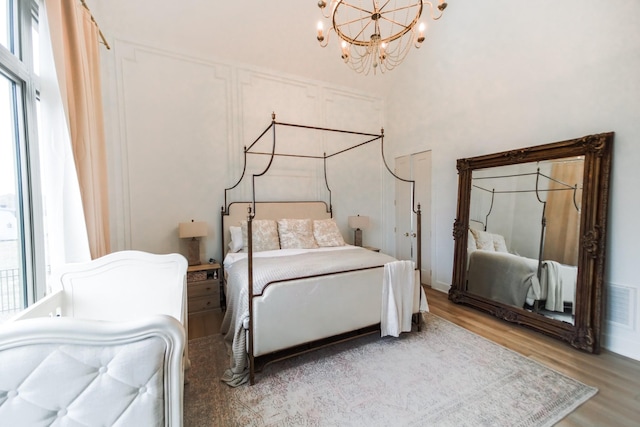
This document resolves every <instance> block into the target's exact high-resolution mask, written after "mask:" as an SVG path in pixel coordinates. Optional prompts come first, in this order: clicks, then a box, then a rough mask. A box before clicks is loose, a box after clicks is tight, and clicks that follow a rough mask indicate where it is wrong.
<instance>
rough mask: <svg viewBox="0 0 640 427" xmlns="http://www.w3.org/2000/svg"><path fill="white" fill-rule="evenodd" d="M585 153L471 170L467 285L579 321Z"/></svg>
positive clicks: (533, 309)
mask: <svg viewBox="0 0 640 427" xmlns="http://www.w3.org/2000/svg"><path fill="white" fill-rule="evenodd" d="M583 171H584V156H577V157H569V158H563V159H554V160H547V161H540V162H530V163H521V164H514V165H506V166H500V167H493V168H486V169H477V170H474V171H473V173H472V178H471V180H472V183H471V200H470V206H469V231H468V237H467V291H468V292H470V293H473V294H476V295H479V296H482V297H485V298H489V299H491V300H493V301H496V302H500V303H504V304H508V305H510V306H514V307H518V308H523V309H525V310H528V311H530V312H533V313H537V314H540V315H543V316H547V317H550V318H553V319H557V320H560V321H563V322H567V323H570V324H574V323H575V320H574V319H575V317H574V316H575V298H576V280H577V272H578V267H577V266H578V248H579V245H578V243H579V242H578V240H579V239H578V237H579V231H580V203H581V200H582V199H581V197H582V175H583Z"/></svg>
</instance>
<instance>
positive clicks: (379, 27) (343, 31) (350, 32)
mask: <svg viewBox="0 0 640 427" xmlns="http://www.w3.org/2000/svg"><path fill="white" fill-rule="evenodd" d="M438 1H439V3H438V6H434V5H433V3H431V2H429V1H424V0H417V1H416V0H387V1H382V2H380V1H375V0H374V1H371V0H368V1H365V0H352V1H344V0H331V1H330V4H329V5H328V6H327V2H326V1H325V0H320V1H318V7H319V8H320V10H321V11H322V15H323V16H324V17H325V18H327V19H331V26H330V27H329V28H328V30H327V31H326V32H325V30H324V25H323V24H322V22H319V23H318V33H317V37H316V38H317V39H318V42H319V43H320V46H322V47H326V46H327V45H328V44H329V35H330V33H331V31H333V32H335V33H336V35H337V36H338V38H339V39H340V47H341V55H340V56H341V58H342V60H343V61H344V62H345V63H346V64H347V65H348V66H349V67H351V68H352V69H353V70H354V71H356V72H358V73H362V74H365V75H366V74H369V72H370V71H371V70H373V73H374V74H375V73H376V72H377V71H380V72H383V73H384V72H385V71H390V70H393V69H394V68H395V67H396V66H398V65H399V64H400V63H402V61H403V60H404V58H405V57H406V56H407V53H408V52H409V50H410V49H411V47H412V46H414V47H416V48H419V47H420V46H421V45H422V43H423V42H424V40H425V35H424V34H425V30H426V25H425V23H424V22H420V18H421V16H422V13H423V11H424V9H425V8H427V9H429V15H430V18H431V19H433V20H434V21H435V20H438V19H440V17H442V13H443V11H444V9H445V8H446V7H447V3H446V2H445V1H444V0H438Z"/></svg>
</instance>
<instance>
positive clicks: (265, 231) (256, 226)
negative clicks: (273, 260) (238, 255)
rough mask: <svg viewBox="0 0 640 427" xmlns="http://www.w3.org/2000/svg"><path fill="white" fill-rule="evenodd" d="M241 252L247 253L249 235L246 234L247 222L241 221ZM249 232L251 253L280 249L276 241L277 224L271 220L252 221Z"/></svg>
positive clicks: (277, 240) (278, 242)
mask: <svg viewBox="0 0 640 427" xmlns="http://www.w3.org/2000/svg"><path fill="white" fill-rule="evenodd" d="M241 225H242V248H243V249H242V250H243V251H244V252H247V251H248V248H247V246H248V244H249V235H248V232H247V221H242V224H241ZM251 231H252V233H251V234H252V238H253V251H254V252H262V251H272V250H275V249H280V241H279V239H278V224H277V223H276V221H275V220H273V219H254V220H253V221H251Z"/></svg>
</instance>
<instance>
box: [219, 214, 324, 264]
mask: <svg viewBox="0 0 640 427" xmlns="http://www.w3.org/2000/svg"><path fill="white" fill-rule="evenodd" d="M251 206H252V203H251V202H233V203H231V204H230V205H229V209H228V213H227V214H226V215H224V214H223V215H222V236H223V241H222V249H223V253H224V254H226V253H227V251H228V249H229V242H230V241H231V235H230V233H229V227H230V226H232V225H236V226H239V225H240V224H241V222H242V221H246V220H247V215H248V209H249V207H251ZM283 218H292V219H305V218H310V219H327V218H331V211H330V210H329V208H328V206H327V204H326V203H325V202H256V203H255V217H254V219H274V220H278V219H283Z"/></svg>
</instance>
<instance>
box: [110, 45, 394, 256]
mask: <svg viewBox="0 0 640 427" xmlns="http://www.w3.org/2000/svg"><path fill="white" fill-rule="evenodd" d="M114 54H115V55H114V57H113V58H114V59H113V60H114V63H113V67H112V68H111V69H108V70H107V76H106V78H107V81H109V79H111V80H110V81H109V84H110V85H112V86H113V87H114V88H115V89H116V92H117V95H116V96H114V98H116V99H117V102H116V103H115V105H109V106H107V108H106V114H107V116H108V118H109V123H111V124H112V126H113V127H112V128H111V129H110V130H109V131H108V134H112V135H114V136H113V137H112V139H116V141H113V144H114V145H115V147H113V148H112V150H111V151H112V156H111V157H112V158H111V159H110V170H111V171H112V172H111V181H112V182H113V184H112V189H111V191H112V195H113V197H112V207H113V209H112V215H113V216H114V219H113V221H112V227H113V230H112V233H113V235H114V236H115V238H114V239H113V241H114V242H116V244H115V245H114V247H113V248H112V249H113V250H122V249H138V250H147V251H151V252H179V253H186V252H187V251H186V242H182V241H180V239H179V238H178V234H177V227H178V223H179V222H183V221H189V220H191V219H193V220H196V221H206V222H207V223H208V225H209V234H208V236H207V237H206V238H205V239H202V244H201V251H202V253H203V254H202V259H203V260H206V259H208V258H216V259H221V258H222V255H223V251H222V248H220V244H219V236H220V230H219V226H220V225H219V223H220V222H219V214H220V208H221V206H223V204H224V189H225V188H226V187H231V186H233V185H234V184H236V182H237V181H238V179H239V178H240V176H241V174H242V166H243V161H244V147H248V146H250V145H251V144H252V143H253V142H254V141H255V140H256V138H257V137H258V136H259V135H260V134H261V133H262V132H263V131H264V130H265V129H267V127H268V126H269V125H270V124H271V120H272V116H271V115H272V113H275V114H276V120H277V121H279V122H283V123H292V124H302V125H310V126H319V127H330V128H340V129H345V130H355V131H365V132H371V133H378V132H379V131H380V127H381V125H382V106H383V102H382V99H381V98H376V97H372V96H369V95H367V94H364V93H358V92H356V91H351V90H349V89H347V88H340V87H333V86H329V85H327V84H326V83H323V82H318V81H311V80H308V79H303V78H298V77H296V76H283V75H282V74H281V73H275V72H271V71H270V70H264V69H255V68H251V67H247V66H243V65H238V64H234V63H228V62H224V61H216V60H203V59H199V58H192V57H186V56H183V55H180V54H177V53H174V52H166V51H162V50H159V49H155V48H152V47H148V46H141V45H138V44H133V43H129V42H126V41H120V40H116V41H115V49H114ZM116 128H117V129H118V130H117V131H116V130H115V129H116ZM359 140H360V141H362V140H363V138H360V139H359ZM352 142H353V141H348V143H352ZM272 143H273V135H272V132H271V131H269V132H268V133H267V134H266V135H265V137H264V138H262V139H261V140H260V142H259V143H258V144H257V145H256V147H255V150H254V151H260V152H265V153H269V152H271V149H272ZM277 143H278V150H285V151H286V152H288V153H290V154H307V155H313V156H318V157H321V156H322V154H323V153H324V152H326V151H329V150H331V149H333V148H332V147H334V146H335V144H338V145H339V144H344V143H345V141H344V140H343V139H341V138H340V137H336V134H331V135H329V134H327V133H323V132H317V131H316V132H314V131H309V130H301V129H298V128H295V127H283V126H278V128H277ZM250 157H251V159H250V161H249V162H248V166H247V170H246V172H245V180H244V182H243V184H241V185H239V186H238V187H237V188H236V189H234V190H233V191H231V192H230V193H229V201H231V200H240V199H245V200H249V199H250V196H251V191H250V186H249V184H250V182H251V176H252V175H253V174H261V173H262V172H263V171H264V169H265V168H266V167H267V165H268V162H269V159H270V156H268V155H256V156H250ZM338 157H339V159H338V160H330V161H329V162H328V180H329V185H330V187H331V190H332V202H333V207H334V213H335V214H334V217H335V218H336V220H337V222H338V225H339V226H340V228H341V230H342V231H343V233H344V235H345V237H349V236H351V235H352V234H353V233H352V230H350V229H348V228H347V225H346V224H347V216H349V215H355V214H357V213H360V214H363V215H371V216H372V224H373V226H372V227H371V229H370V230H367V231H366V232H365V239H364V240H365V243H367V244H371V245H378V246H380V245H381V244H382V243H383V242H382V235H383V232H382V225H383V223H384V214H382V213H381V212H382V209H383V203H382V201H383V199H384V194H383V189H384V187H383V185H382V173H383V170H382V168H383V164H382V162H381V161H380V149H379V143H374V144H371V146H367V147H365V148H363V149H359V150H357V152H354V153H349V154H347V155H343V156H338ZM256 196H257V200H294V199H298V200H300V199H311V200H324V201H326V202H329V192H328V191H327V189H326V186H325V182H324V165H323V161H322V160H321V159H320V158H318V159H299V158H286V157H276V158H275V159H274V161H273V164H272V165H271V169H270V170H269V173H268V174H265V176H263V177H258V178H256Z"/></svg>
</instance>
